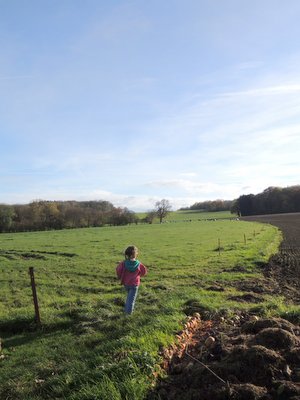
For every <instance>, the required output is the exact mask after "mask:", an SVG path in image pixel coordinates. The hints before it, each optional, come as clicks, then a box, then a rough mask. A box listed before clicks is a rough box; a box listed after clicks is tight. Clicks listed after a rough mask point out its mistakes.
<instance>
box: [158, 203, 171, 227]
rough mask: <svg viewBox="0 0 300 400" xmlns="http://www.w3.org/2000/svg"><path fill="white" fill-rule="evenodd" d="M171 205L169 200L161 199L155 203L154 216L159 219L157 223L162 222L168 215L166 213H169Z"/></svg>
mask: <svg viewBox="0 0 300 400" xmlns="http://www.w3.org/2000/svg"><path fill="white" fill-rule="evenodd" d="M171 208H172V206H171V204H170V202H169V200H166V199H162V200H160V201H157V202H156V203H155V212H156V215H157V216H158V218H159V222H160V223H162V220H163V219H164V218H165V217H166V216H167V215H168V213H169V212H170V211H171Z"/></svg>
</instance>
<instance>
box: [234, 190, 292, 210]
mask: <svg viewBox="0 0 300 400" xmlns="http://www.w3.org/2000/svg"><path fill="white" fill-rule="evenodd" d="M231 212H234V213H237V214H239V215H241V216H246V215H262V214H280V213H292V212H300V185H296V186H289V187H285V188H280V187H274V186H271V187H269V188H267V189H265V190H264V191H263V192H262V193H259V194H257V195H254V194H248V195H242V196H240V197H239V198H238V199H236V200H235V201H234V202H233V205H232V207H231Z"/></svg>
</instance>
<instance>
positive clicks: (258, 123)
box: [0, 0, 300, 212]
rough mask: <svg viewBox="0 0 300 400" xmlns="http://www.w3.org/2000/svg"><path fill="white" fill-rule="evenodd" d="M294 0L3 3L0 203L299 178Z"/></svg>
mask: <svg viewBox="0 0 300 400" xmlns="http://www.w3.org/2000/svg"><path fill="white" fill-rule="evenodd" d="M299 15H300V2H299V0H286V1H284V2H283V1H282V0H251V1H246V0H244V1H241V0H226V1H224V0H214V1H212V0H165V1H161V0H151V1H149V0H136V1H117V0H110V1H107V0H105V1H104V0H85V1H82V0H9V1H8V0H0V203H5V204H25V203H29V202H31V201H34V200H38V199H40V200H78V201H82V200H107V201H110V202H111V203H113V204H114V205H115V206H117V207H127V208H129V209H130V210H132V211H136V212H138V211H148V210H151V209H153V208H154V205H155V202H156V201H159V200H161V199H167V200H169V202H170V203H171V205H172V207H173V210H176V209H178V208H180V207H189V206H191V205H192V204H194V203H195V202H201V201H205V200H216V199H224V200H233V199H236V198H238V197H239V196H241V195H243V194H250V193H253V194H257V193H260V192H262V191H263V190H264V189H266V188H268V187H270V186H279V187H287V186H292V185H298V184H300V179H299V177H300V45H299V43H300V24H299Z"/></svg>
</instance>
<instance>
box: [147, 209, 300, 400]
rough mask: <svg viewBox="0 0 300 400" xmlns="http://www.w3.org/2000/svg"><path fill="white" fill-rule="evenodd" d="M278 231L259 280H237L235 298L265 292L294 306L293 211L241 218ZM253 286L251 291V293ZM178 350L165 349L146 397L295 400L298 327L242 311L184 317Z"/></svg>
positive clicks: (296, 255)
mask: <svg viewBox="0 0 300 400" xmlns="http://www.w3.org/2000/svg"><path fill="white" fill-rule="evenodd" d="M243 219H244V220H249V221H254V220H255V221H260V222H267V223H271V224H274V225H276V226H278V227H279V228H280V229H281V230H282V232H283V237H284V240H283V242H282V244H281V246H280V250H279V253H278V254H276V255H275V256H273V257H272V258H271V260H270V262H269V263H268V264H267V265H265V266H263V269H264V275H265V279H264V281H263V283H261V282H260V283H259V285H255V282H249V285H248V284H245V283H243V284H244V285H246V286H245V288H244V290H245V291H249V293H246V294H245V296H243V299H240V301H249V302H255V299H257V298H259V294H260V293H261V292H262V293H265V292H268V293H270V294H272V293H274V294H275V293H276V294H281V295H283V296H285V297H286V299H287V301H289V302H291V303H294V304H300V250H299V249H300V213H297V214H280V215H266V216H255V217H247V218H243ZM254 288H256V290H254ZM177 339H178V343H177V345H174V346H171V347H170V348H167V349H164V350H163V352H162V356H163V365H162V367H163V368H164V369H165V371H166V374H167V377H166V378H164V379H161V380H159V382H158V383H157V386H156V387H155V388H154V389H153V390H152V391H151V393H149V395H148V397H147V399H148V400H158V399H159V400H226V399H230V400H272V399H275V400H277V399H278V400H285V399H290V400H300V326H299V325H296V324H293V323H291V322H289V321H287V320H285V319H282V318H259V317H258V316H256V315H250V314H247V313H246V312H239V311H238V312H236V313H235V315H230V317H229V316H226V315H225V314H223V315H221V314H220V315H216V316H215V317H214V319H213V320H205V319H204V318H203V315H202V316H201V315H200V314H199V313H196V314H194V315H193V316H189V317H188V320H187V322H186V324H185V327H184V329H183V331H182V332H179V333H178V335H177Z"/></svg>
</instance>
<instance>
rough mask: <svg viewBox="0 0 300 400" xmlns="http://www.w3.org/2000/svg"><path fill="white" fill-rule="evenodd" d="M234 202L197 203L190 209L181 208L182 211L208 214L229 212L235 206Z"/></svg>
mask: <svg viewBox="0 0 300 400" xmlns="http://www.w3.org/2000/svg"><path fill="white" fill-rule="evenodd" d="M233 202H234V201H233V200H207V201H201V202H196V203H194V204H193V205H192V206H190V207H188V208H181V209H180V210H182V211H184V210H198V211H206V212H216V211H228V210H230V209H231V207H232V205H233Z"/></svg>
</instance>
